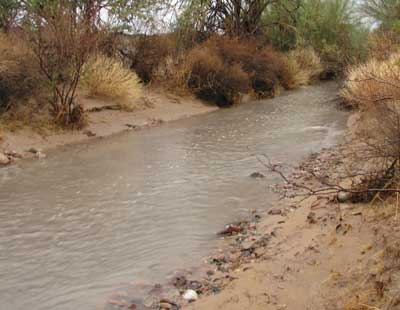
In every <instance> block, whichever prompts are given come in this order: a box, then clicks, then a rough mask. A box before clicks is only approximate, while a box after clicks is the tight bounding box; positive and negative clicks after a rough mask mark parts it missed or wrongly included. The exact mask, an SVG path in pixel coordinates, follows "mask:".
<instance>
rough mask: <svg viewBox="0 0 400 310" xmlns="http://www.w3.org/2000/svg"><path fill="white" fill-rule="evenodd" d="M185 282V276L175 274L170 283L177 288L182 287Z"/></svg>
mask: <svg viewBox="0 0 400 310" xmlns="http://www.w3.org/2000/svg"><path fill="white" fill-rule="evenodd" d="M186 283H187V280H186V277H185V276H183V275H181V276H176V277H175V278H174V279H173V280H172V285H173V286H175V287H177V288H179V287H184V286H185V285H186Z"/></svg>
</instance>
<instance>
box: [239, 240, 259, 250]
mask: <svg viewBox="0 0 400 310" xmlns="http://www.w3.org/2000/svg"><path fill="white" fill-rule="evenodd" d="M255 244H256V241H251V240H246V241H244V242H243V243H242V244H241V246H242V250H243V251H246V250H249V251H251V250H254V249H255V248H256V245H255Z"/></svg>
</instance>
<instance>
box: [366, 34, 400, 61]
mask: <svg viewBox="0 0 400 310" xmlns="http://www.w3.org/2000/svg"><path fill="white" fill-rule="evenodd" d="M399 51H400V35H399V34H398V33H395V32H385V31H376V32H374V33H372V34H371V35H370V36H369V38H368V55H369V57H370V58H373V59H377V60H387V59H389V58H390V56H391V55H393V54H395V53H397V52H399Z"/></svg>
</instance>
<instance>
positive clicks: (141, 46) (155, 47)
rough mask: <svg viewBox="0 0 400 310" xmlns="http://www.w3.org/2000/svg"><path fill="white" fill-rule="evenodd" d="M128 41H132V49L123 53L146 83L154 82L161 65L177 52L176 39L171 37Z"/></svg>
mask: <svg viewBox="0 0 400 310" xmlns="http://www.w3.org/2000/svg"><path fill="white" fill-rule="evenodd" d="M126 41H130V43H129V44H130V45H131V47H130V48H128V49H126V50H125V51H121V52H122V54H123V55H124V56H125V57H126V58H127V59H128V60H129V62H130V65H131V68H132V69H133V70H135V72H136V73H137V74H138V76H139V77H140V79H141V80H142V81H143V82H144V83H149V82H151V81H152V80H153V75H154V73H155V71H156V70H157V69H158V67H159V65H160V64H161V63H162V62H163V61H164V60H165V59H166V58H167V57H168V56H170V55H172V54H174V50H175V42H174V39H173V37H172V36H169V35H154V36H143V37H137V38H131V39H128V40H126Z"/></svg>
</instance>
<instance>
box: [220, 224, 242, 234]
mask: <svg viewBox="0 0 400 310" xmlns="http://www.w3.org/2000/svg"><path fill="white" fill-rule="evenodd" d="M242 231H243V227H241V226H237V225H233V224H229V225H226V226H225V228H224V230H222V231H220V232H219V233H218V235H232V234H234V233H240V232H242Z"/></svg>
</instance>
